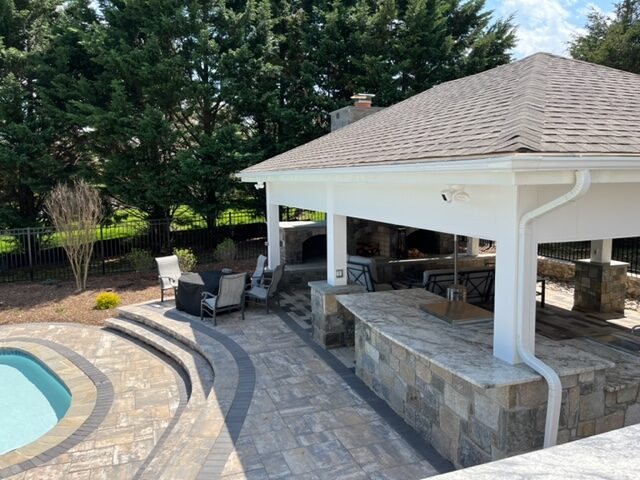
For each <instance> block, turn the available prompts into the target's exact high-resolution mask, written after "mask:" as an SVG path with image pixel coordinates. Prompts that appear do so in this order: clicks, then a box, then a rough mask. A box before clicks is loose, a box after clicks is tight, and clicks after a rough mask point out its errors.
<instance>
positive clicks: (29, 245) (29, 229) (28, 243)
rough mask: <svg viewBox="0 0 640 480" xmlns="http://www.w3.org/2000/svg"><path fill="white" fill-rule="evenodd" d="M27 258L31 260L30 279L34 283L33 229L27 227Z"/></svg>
mask: <svg viewBox="0 0 640 480" xmlns="http://www.w3.org/2000/svg"><path fill="white" fill-rule="evenodd" d="M27 256H28V259H29V279H30V280H31V281H33V255H32V252H31V228H30V227H27Z"/></svg>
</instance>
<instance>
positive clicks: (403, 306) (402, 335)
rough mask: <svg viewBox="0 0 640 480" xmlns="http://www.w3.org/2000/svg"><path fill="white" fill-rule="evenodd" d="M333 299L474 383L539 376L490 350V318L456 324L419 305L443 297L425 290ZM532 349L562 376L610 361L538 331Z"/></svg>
mask: <svg viewBox="0 0 640 480" xmlns="http://www.w3.org/2000/svg"><path fill="white" fill-rule="evenodd" d="M336 299H337V301H338V302H339V303H340V304H342V305H343V306H344V307H345V308H347V309H348V310H349V311H351V312H352V313H353V314H354V315H355V316H356V317H357V318H358V319H359V320H360V321H362V322H364V323H366V324H368V325H370V326H371V327H372V328H373V329H375V330H376V331H377V332H379V333H380V334H381V335H384V336H385V337H387V338H389V339H391V340H393V341H395V342H398V343H399V344H401V345H403V346H404V347H405V348H407V349H408V350H410V351H412V352H414V353H415V354H416V355H420V356H422V357H424V358H426V359H427V360H429V361H430V362H432V363H434V364H435V365H437V366H439V367H441V368H443V369H445V370H448V371H451V372H453V373H455V375H457V376H459V377H461V378H463V379H465V380H467V381H468V382H470V383H471V384H473V385H476V386H478V387H482V388H492V387H497V386H506V385H516V384H520V383H527V382H531V381H535V380H538V379H540V378H541V376H540V375H539V374H538V373H536V372H535V371H533V370H532V369H531V368H529V367H527V366H526V365H523V364H520V365H510V364H508V363H506V362H504V361H502V360H500V359H498V358H496V357H494V356H493V347H492V344H493V325H492V324H491V323H490V322H487V323H482V324H474V325H455V326H454V325H450V324H449V323H447V322H445V321H443V320H440V319H438V318H436V317H434V316H433V315H429V314H428V313H426V312H424V311H422V310H421V309H420V307H419V306H420V304H424V303H433V302H442V301H443V300H444V299H443V298H442V297H439V296H438V295H435V294H433V293H430V292H427V291H426V290H423V289H408V290H391V291H387V292H375V293H365V294H350V295H339V296H337V297H336ZM356 345H357V342H356ZM536 354H537V355H538V356H539V357H540V358H541V359H542V360H543V361H545V362H547V363H548V364H549V365H550V366H551V367H553V369H554V370H555V371H556V372H558V374H559V375H560V376H566V375H574V374H580V373H585V372H591V371H595V370H602V369H605V368H612V367H613V366H614V363H613V362H611V361H609V360H607V359H604V358H601V357H599V356H596V355H592V354H590V353H588V352H585V351H583V350H581V349H578V348H576V347H574V346H572V345H569V344H565V343H562V342H557V341H554V340H550V339H547V338H545V337H541V336H539V335H538V336H536Z"/></svg>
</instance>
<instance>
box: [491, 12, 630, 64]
mask: <svg viewBox="0 0 640 480" xmlns="http://www.w3.org/2000/svg"><path fill="white" fill-rule="evenodd" d="M614 1H617V0H487V4H486V6H487V8H488V9H491V10H494V11H495V15H497V16H499V17H507V16H508V15H510V14H514V15H515V23H516V24H517V25H518V42H517V45H516V48H515V49H514V52H513V53H514V55H515V56H516V57H517V58H522V57H525V56H527V55H530V54H532V53H535V52H549V53H556V54H558V55H564V56H568V53H567V42H568V41H569V40H570V38H571V36H572V35H573V34H574V33H579V32H581V31H582V30H583V28H584V25H585V24H586V15H587V13H588V12H589V10H590V8H591V7H595V8H596V9H599V10H600V11H602V12H604V13H607V14H608V13H610V12H611V11H612V10H613V3H614Z"/></svg>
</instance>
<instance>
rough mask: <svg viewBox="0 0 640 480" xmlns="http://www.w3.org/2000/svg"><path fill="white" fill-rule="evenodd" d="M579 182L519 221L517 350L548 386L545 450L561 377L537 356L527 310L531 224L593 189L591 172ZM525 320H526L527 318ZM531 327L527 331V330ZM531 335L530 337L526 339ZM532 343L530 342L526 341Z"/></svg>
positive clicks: (553, 438) (531, 313) (553, 437)
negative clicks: (528, 254)
mask: <svg viewBox="0 0 640 480" xmlns="http://www.w3.org/2000/svg"><path fill="white" fill-rule="evenodd" d="M575 175H576V181H575V184H574V186H573V188H572V189H571V190H570V191H569V192H567V193H565V194H564V195H562V196H561V197H558V198H556V199H555V200H552V201H550V202H549V203H546V204H544V205H542V206H540V207H538V208H536V209H534V210H531V211H529V212H527V213H525V214H524V215H522V217H521V218H520V225H519V227H520V228H519V242H518V308H517V317H516V318H517V321H516V348H517V351H518V355H520V358H521V359H522V361H523V362H524V363H526V364H527V365H528V366H530V367H531V368H533V369H534V370H535V371H537V372H538V373H539V374H540V375H542V376H543V377H544V379H545V380H546V381H547V384H548V386H549V397H548V400H547V418H546V421H545V429H544V448H547V447H552V446H554V445H555V444H556V442H557V438H558V425H559V422H560V407H561V405H562V383H561V382H560V377H559V376H558V374H557V373H556V372H555V371H554V370H553V368H551V367H550V366H549V365H547V364H546V363H544V362H543V361H542V360H540V359H539V358H537V357H536V355H535V308H533V309H532V308H525V295H530V294H531V292H529V291H525V290H528V288H526V287H527V285H526V282H525V279H526V278H535V274H536V273H535V271H533V272H532V271H531V270H532V269H533V268H534V265H535V264H532V262H527V252H531V251H533V248H532V245H531V243H532V241H533V238H532V235H531V222H532V221H533V220H535V219H536V218H538V217H541V216H542V215H545V214H547V213H549V212H551V211H552V210H555V209H557V208H559V207H561V206H563V205H566V204H567V203H569V202H571V201H573V200H576V199H577V198H579V197H581V196H583V195H584V194H585V193H587V191H588V190H589V188H590V187H591V172H590V171H589V170H578V171H576V172H575ZM525 316H526V317H525ZM527 326H528V327H529V328H528V329H527V328H526V327H527ZM527 335H529V337H527ZM530 335H533V336H534V337H533V339H532V340H533V341H531V342H527V341H526V340H527V338H529V339H530V340H531V337H530Z"/></svg>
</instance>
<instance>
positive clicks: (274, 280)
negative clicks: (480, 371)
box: [247, 264, 285, 313]
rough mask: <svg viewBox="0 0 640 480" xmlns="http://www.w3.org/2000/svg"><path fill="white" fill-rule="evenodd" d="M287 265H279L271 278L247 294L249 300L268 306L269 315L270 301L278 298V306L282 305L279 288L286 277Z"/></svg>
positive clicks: (265, 279)
mask: <svg viewBox="0 0 640 480" xmlns="http://www.w3.org/2000/svg"><path fill="white" fill-rule="evenodd" d="M284 267H285V265H284V264H282V265H278V266H277V267H276V268H275V269H274V270H273V275H272V276H271V278H266V277H265V278H263V279H262V282H261V283H260V285H256V286H252V287H251V289H250V290H249V291H248V292H247V299H248V300H250V301H253V302H257V303H264V304H265V305H266V306H267V313H269V300H270V299H271V298H273V297H276V301H277V302H278V305H280V296H279V295H278V293H279V287H280V281H281V280H282V277H283V275H284Z"/></svg>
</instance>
